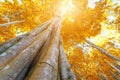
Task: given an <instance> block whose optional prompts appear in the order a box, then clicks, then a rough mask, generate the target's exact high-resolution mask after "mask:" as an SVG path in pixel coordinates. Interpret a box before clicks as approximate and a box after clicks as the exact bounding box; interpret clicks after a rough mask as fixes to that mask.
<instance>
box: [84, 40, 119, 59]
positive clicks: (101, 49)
mask: <svg viewBox="0 0 120 80" xmlns="http://www.w3.org/2000/svg"><path fill="white" fill-rule="evenodd" d="M85 41H86V42H87V43H88V44H90V45H91V46H92V47H94V48H96V49H98V50H99V51H100V52H102V53H103V54H105V55H107V56H109V57H110V58H112V59H114V60H116V61H120V58H118V57H115V56H114V55H112V54H111V53H109V52H107V51H106V50H104V49H103V48H101V47H99V46H97V45H95V44H94V43H92V42H90V41H89V40H85Z"/></svg>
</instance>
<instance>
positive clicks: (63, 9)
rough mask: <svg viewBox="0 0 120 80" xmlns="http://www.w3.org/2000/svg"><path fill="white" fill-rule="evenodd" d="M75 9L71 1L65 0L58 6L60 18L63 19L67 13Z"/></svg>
mask: <svg viewBox="0 0 120 80" xmlns="http://www.w3.org/2000/svg"><path fill="white" fill-rule="evenodd" d="M74 8H75V5H74V4H73V2H72V0H65V1H63V2H61V6H60V9H59V10H60V16H61V17H63V16H64V15H66V14H67V13H71V11H72V10H73V9H74Z"/></svg>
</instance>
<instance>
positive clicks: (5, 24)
mask: <svg viewBox="0 0 120 80" xmlns="http://www.w3.org/2000/svg"><path fill="white" fill-rule="evenodd" d="M21 22H24V20H20V21H13V22H9V23H4V24H0V27H3V26H9V25H12V24H16V23H21Z"/></svg>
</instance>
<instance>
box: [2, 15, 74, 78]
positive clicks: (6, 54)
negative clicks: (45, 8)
mask: <svg viewBox="0 0 120 80" xmlns="http://www.w3.org/2000/svg"><path fill="white" fill-rule="evenodd" d="M60 24H61V19H60V18H59V17H56V18H53V19H52V20H50V21H48V22H45V23H44V24H42V25H41V26H38V27H37V28H35V29H34V30H32V31H31V32H28V33H27V35H22V36H21V37H20V36H18V37H16V38H14V39H11V40H9V41H7V42H6V43H3V44H1V45H0V48H3V46H5V48H3V49H4V50H3V49H2V50H1V52H2V53H1V55H2V56H1V57H0V80H24V79H26V80H75V79H76V78H75V76H74V74H73V72H72V70H71V68H70V65H69V63H68V62H67V59H65V58H66V57H65V53H64V52H63V49H62V50H61V47H62V44H61V43H60ZM7 44H10V45H11V46H6V45H7ZM60 46H61V47H60ZM62 55H63V56H62ZM61 59H63V60H61ZM64 65H65V66H64ZM62 67H64V68H62ZM64 70H65V71H64ZM64 72H65V74H64ZM63 74H64V75H63Z"/></svg>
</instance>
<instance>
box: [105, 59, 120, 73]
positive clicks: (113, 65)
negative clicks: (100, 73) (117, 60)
mask: <svg viewBox="0 0 120 80" xmlns="http://www.w3.org/2000/svg"><path fill="white" fill-rule="evenodd" d="M106 62H107V63H108V64H109V65H110V66H111V67H112V68H114V69H115V70H116V71H118V72H119V73H120V70H119V69H118V68H117V67H116V66H114V65H113V64H111V63H110V62H108V61H106Z"/></svg>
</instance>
